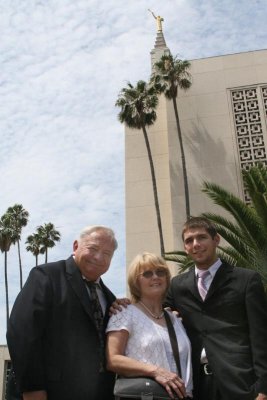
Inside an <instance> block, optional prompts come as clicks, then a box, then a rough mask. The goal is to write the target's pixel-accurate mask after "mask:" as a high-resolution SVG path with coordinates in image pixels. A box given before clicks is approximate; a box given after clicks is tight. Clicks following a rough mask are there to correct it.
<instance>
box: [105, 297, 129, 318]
mask: <svg viewBox="0 0 267 400" xmlns="http://www.w3.org/2000/svg"><path fill="white" fill-rule="evenodd" d="M129 304H131V301H130V300H129V299H127V297H124V298H123V299H116V300H115V301H114V302H113V303H112V304H111V307H110V309H109V316H111V315H113V314H117V312H118V311H119V312H120V311H121V310H122V307H121V306H123V307H124V308H127V306H128V305H129Z"/></svg>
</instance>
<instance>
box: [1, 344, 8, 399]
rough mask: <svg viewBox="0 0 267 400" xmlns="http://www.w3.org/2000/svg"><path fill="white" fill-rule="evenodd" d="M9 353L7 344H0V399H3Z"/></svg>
mask: <svg viewBox="0 0 267 400" xmlns="http://www.w3.org/2000/svg"><path fill="white" fill-rule="evenodd" d="M9 361H10V357H9V353H8V349H7V346H4V345H0V377H1V380H0V399H1V400H5V389H6V377H7V374H8V369H9Z"/></svg>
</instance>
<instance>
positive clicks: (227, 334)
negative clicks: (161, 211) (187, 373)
mask: <svg viewBox="0 0 267 400" xmlns="http://www.w3.org/2000/svg"><path fill="white" fill-rule="evenodd" d="M182 238H183V242H184V248H185V251H186V253H187V254H188V255H189V256H190V257H191V258H192V259H193V260H194V262H195V267H194V268H192V269H191V270H189V272H186V273H184V274H180V275H179V276H176V277H174V278H173V279H172V282H171V286H170V289H169V291H168V294H167V299H166V305H168V306H170V307H171V308H173V309H177V310H179V313H180V316H181V317H182V319H183V322H184V326H185V328H186V330H187V334H188V336H189V338H190V340H191V344H192V354H193V379H194V400H254V399H257V400H266V399H267V339H266V338H267V304H266V295H265V293H264V289H263V285H262V282H261V279H260V276H259V275H258V274H257V273H256V272H254V271H252V270H248V269H244V268H239V267H233V266H231V265H229V264H227V263H225V262H223V261H222V260H220V259H219V258H218V256H217V254H216V249H217V246H218V244H219V242H220V237H219V235H218V234H217V232H216V229H215V227H214V226H213V225H212V223H211V222H210V221H209V220H207V219H205V218H201V217H196V218H191V219H189V220H188V221H187V222H186V223H185V225H184V228H183V232H182ZM240 267H242V266H240ZM203 273H204V276H203Z"/></svg>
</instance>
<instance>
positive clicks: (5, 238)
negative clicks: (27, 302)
mask: <svg viewBox="0 0 267 400" xmlns="http://www.w3.org/2000/svg"><path fill="white" fill-rule="evenodd" d="M16 240H17V233H16V232H15V231H14V229H13V227H12V224H11V221H10V217H9V215H8V214H4V215H3V216H2V217H1V218H0V250H1V252H2V253H4V254H5V290H6V323H7V324H8V320H9V295H8V278H7V253H8V251H9V249H10V246H11V245H12V244H14V243H15V242H16Z"/></svg>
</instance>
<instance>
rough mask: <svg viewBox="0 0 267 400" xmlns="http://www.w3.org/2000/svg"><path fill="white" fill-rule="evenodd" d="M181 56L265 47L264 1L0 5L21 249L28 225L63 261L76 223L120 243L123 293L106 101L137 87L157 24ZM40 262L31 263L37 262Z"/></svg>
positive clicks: (13, 272) (26, 257)
mask: <svg viewBox="0 0 267 400" xmlns="http://www.w3.org/2000/svg"><path fill="white" fill-rule="evenodd" d="M148 8H150V9H151V10H153V11H154V13H155V14H156V15H161V16H162V17H163V18H164V22H163V31H164V36H165V40H166V43H167V45H168V47H169V48H170V50H171V51H172V53H173V54H175V55H176V54H177V55H179V56H180V57H181V58H185V59H188V60H190V59H195V58H202V57H210V56H216V55H223V54H229V53H237V52H242V51H249V50H257V49H263V48H267V32H266V31H267V30H266V16H267V2H266V0H239V1H233V0H229V1H228V0H222V1H219V0H164V2H163V1H159V0H151V1H145V0H128V1H127V2H125V0H102V1H101V0H100V1H99V0H98V1H95V0H75V1H73V0H12V1H11V0H0V37H1V40H0V66H1V68H0V71H1V74H0V98H1V101H0V137H1V144H0V187H1V196H0V215H2V214H3V213H4V212H5V211H6V209H7V207H9V206H12V205H14V204H15V203H20V204H23V206H24V207H25V208H26V209H27V210H28V211H29V213H30V220H29V223H28V225H27V227H26V228H25V229H24V231H23V235H22V262H23V271H24V279H25V278H26V277H27V275H28V273H29V271H30V269H31V268H32V267H33V266H34V258H33V256H32V255H31V254H29V253H27V252H26V251H25V249H24V242H25V240H26V237H27V236H28V235H29V234H31V233H33V232H34V231H35V229H36V227H37V226H38V225H40V224H43V223H45V222H52V223H54V224H55V225H56V227H57V229H58V230H59V231H60V232H61V234H62V240H61V242H60V243H59V244H58V245H57V246H56V247H55V248H54V249H52V250H51V251H50V253H49V260H50V261H54V260H56V259H64V258H67V257H68V256H69V255H70V254H71V250H72V242H73V240H74V239H75V238H76V237H77V235H78V233H79V231H80V230H81V229H82V228H83V227H84V226H86V225H91V224H103V225H108V226H110V227H112V228H113V229H114V230H115V232H116V235H117V238H118V241H119V248H118V250H117V252H116V255H115V257H114V259H113V262H112V265H111V267H110V270H109V272H108V273H107V274H106V275H105V277H104V281H105V283H106V284H107V285H108V286H109V287H110V288H111V289H112V290H113V291H114V293H115V294H116V295H118V296H123V295H125V290H126V288H125V221H124V217H125V212H124V208H125V204H124V130H123V126H122V125H120V123H119V122H118V120H117V113H118V110H117V109H116V108H115V106H114V104H115V101H116V98H117V96H118V93H119V91H120V89H121V88H122V87H123V86H125V84H126V82H127V81H131V82H132V83H135V82H136V81H137V80H139V79H144V80H147V79H148V78H149V74H150V51H151V49H152V48H153V46H154V43H155V38H156V22H155V20H154V19H153V17H152V15H151V14H150V13H149V12H148ZM8 258H9V262H8V279H9V291H10V307H11V306H12V304H13V301H14V298H15V297H16V295H17V293H18V290H19V279H18V260H17V253H16V248H15V247H13V248H11V251H10V253H9V255H8ZM40 261H43V260H42V257H41V259H40ZM0 318H1V324H0V343H4V342H5V329H6V327H5V318H6V317H5V287H4V255H3V254H0Z"/></svg>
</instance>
